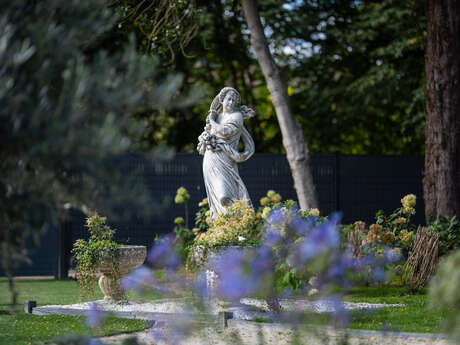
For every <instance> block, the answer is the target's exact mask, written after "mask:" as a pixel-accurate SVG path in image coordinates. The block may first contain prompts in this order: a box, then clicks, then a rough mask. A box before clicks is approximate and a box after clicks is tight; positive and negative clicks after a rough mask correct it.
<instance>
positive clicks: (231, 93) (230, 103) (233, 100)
mask: <svg viewBox="0 0 460 345" xmlns="http://www.w3.org/2000/svg"><path fill="white" fill-rule="evenodd" d="M240 101H241V100H240V94H239V93H238V91H236V90H235V89H234V88H233V87H224V88H223V89H222V90H221V91H220V92H219V102H220V103H221V104H222V107H223V109H224V110H231V109H234V108H237V107H239V106H240Z"/></svg>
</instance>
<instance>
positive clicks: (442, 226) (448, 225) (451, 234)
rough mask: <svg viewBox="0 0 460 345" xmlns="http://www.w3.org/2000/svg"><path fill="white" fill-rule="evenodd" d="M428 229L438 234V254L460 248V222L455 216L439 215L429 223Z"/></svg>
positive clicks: (441, 254)
mask: <svg viewBox="0 0 460 345" xmlns="http://www.w3.org/2000/svg"><path fill="white" fill-rule="evenodd" d="M429 230H430V231H433V232H436V233H438V234H439V256H443V255H446V254H449V253H450V252H452V251H454V250H456V249H459V248H460V222H459V221H458V220H457V218H456V217H455V216H453V217H452V218H448V217H444V216H441V217H439V219H438V220H435V221H434V222H432V223H431V224H430V226H429Z"/></svg>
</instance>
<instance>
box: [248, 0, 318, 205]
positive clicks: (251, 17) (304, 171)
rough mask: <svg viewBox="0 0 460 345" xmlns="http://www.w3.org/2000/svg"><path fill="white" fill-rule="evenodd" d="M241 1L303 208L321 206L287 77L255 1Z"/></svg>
mask: <svg viewBox="0 0 460 345" xmlns="http://www.w3.org/2000/svg"><path fill="white" fill-rule="evenodd" d="M241 3H242V5H243V11H244V16H245V17H246V22H247V23H248V27H249V30H250V32H251V44H252V46H253V47H254V50H255V52H256V56H257V60H258V61H259V64H260V67H261V68H262V72H263V74H264V76H265V79H266V81H267V86H268V90H269V91H270V94H271V96H272V100H273V105H274V106H275V111H276V116H277V118H278V122H279V125H280V128H281V135H282V136H283V145H284V148H285V149H286V155H287V159H288V162H289V165H290V167H291V171H292V177H293V179H294V188H295V190H296V192H297V198H298V199H299V204H300V208H302V209H304V210H305V209H308V208H313V207H318V201H317V197H316V191H315V186H314V183H313V177H312V174H311V171H310V155H309V152H308V146H307V143H306V141H305V137H304V133H303V130H302V127H301V125H300V123H299V121H298V120H297V119H296V118H295V117H294V116H293V115H292V113H291V109H290V107H289V99H288V93H287V85H286V81H285V79H284V76H283V74H282V72H281V70H280V69H279V68H278V66H277V65H276V63H275V60H274V59H273V57H272V55H271V53H270V50H269V48H268V43H267V39H266V37H265V33H264V29H263V27H262V23H261V21H260V16H259V12H258V10H257V6H256V4H255V1H254V0H242V1H241Z"/></svg>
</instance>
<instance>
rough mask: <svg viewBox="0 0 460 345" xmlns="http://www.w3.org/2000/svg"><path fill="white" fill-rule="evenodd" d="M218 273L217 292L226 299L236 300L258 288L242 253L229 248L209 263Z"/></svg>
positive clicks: (256, 278)
mask: <svg viewBox="0 0 460 345" xmlns="http://www.w3.org/2000/svg"><path fill="white" fill-rule="evenodd" d="M211 266H212V267H213V268H214V270H215V272H216V273H217V274H218V275H219V278H220V279H219V281H220V284H219V286H218V293H219V294H220V295H221V296H222V297H223V298H226V299H230V300H236V299H239V298H241V297H244V296H248V295H250V294H252V293H254V292H255V291H256V290H257V288H258V278H260V277H256V276H253V275H251V274H250V272H248V270H246V269H245V268H246V267H247V262H245V256H244V253H243V252H242V251H240V250H235V249H230V250H227V251H225V252H224V253H223V254H221V255H220V256H219V257H218V258H217V259H216V260H214V261H213V262H212V263H211Z"/></svg>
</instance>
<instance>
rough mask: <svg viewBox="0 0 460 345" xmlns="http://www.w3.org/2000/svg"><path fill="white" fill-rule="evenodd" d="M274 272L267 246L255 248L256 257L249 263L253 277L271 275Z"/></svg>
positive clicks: (271, 254)
mask: <svg viewBox="0 0 460 345" xmlns="http://www.w3.org/2000/svg"><path fill="white" fill-rule="evenodd" d="M273 270H274V260H273V253H272V251H271V249H270V248H269V247H267V246H261V247H259V248H257V251H256V256H255V258H254V259H253V260H252V261H251V273H252V274H253V275H255V276H261V275H266V274H271V273H272V272H273Z"/></svg>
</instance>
